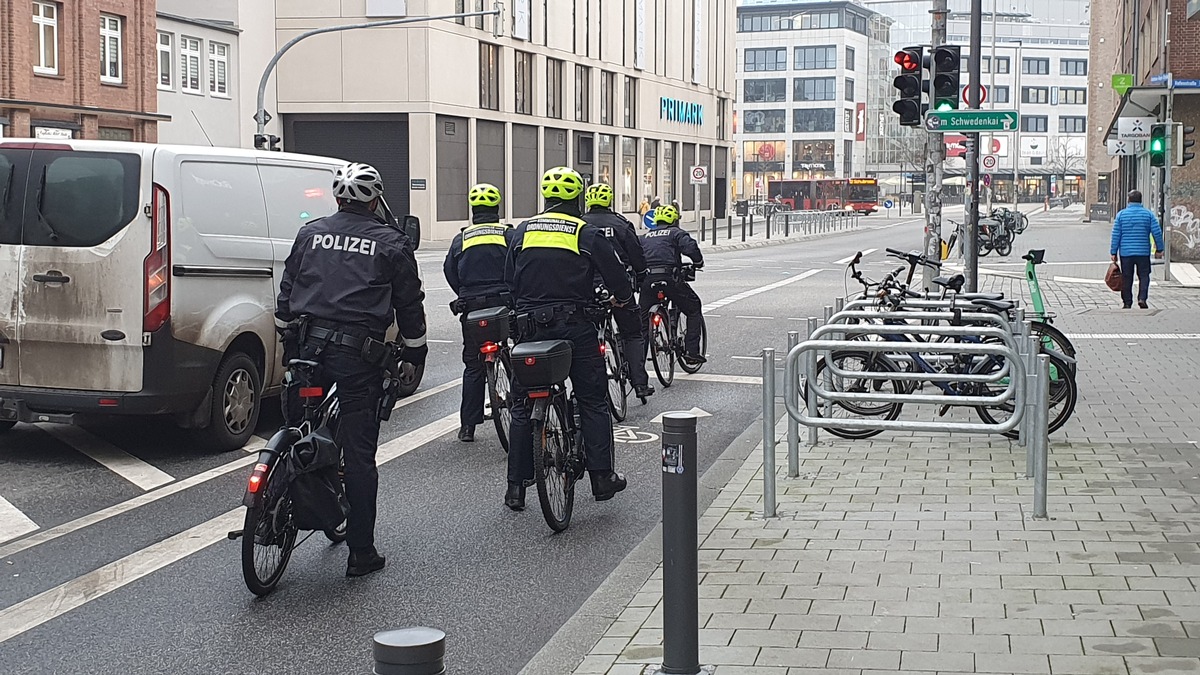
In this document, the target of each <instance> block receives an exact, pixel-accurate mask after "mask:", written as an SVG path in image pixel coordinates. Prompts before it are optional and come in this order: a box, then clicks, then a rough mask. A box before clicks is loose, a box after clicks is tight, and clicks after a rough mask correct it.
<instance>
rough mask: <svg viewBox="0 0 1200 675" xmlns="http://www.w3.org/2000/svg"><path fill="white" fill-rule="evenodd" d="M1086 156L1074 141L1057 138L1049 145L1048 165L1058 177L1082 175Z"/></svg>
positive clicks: (1067, 138) (1079, 145)
mask: <svg viewBox="0 0 1200 675" xmlns="http://www.w3.org/2000/svg"><path fill="white" fill-rule="evenodd" d="M1086 160H1087V156H1086V155H1085V154H1084V151H1083V149H1082V147H1081V144H1080V143H1078V142H1077V141H1076V139H1073V138H1069V137H1062V136H1059V137H1057V138H1055V139H1054V140H1053V141H1051V143H1050V147H1049V164H1050V168H1052V169H1054V173H1056V174H1058V175H1063V176H1066V175H1071V174H1082V173H1085V172H1086V168H1085V164H1086Z"/></svg>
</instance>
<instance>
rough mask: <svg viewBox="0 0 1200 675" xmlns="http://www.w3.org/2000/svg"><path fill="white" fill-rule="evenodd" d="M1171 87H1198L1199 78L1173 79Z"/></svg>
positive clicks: (1199, 84) (1199, 86) (1199, 83)
mask: <svg viewBox="0 0 1200 675" xmlns="http://www.w3.org/2000/svg"><path fill="white" fill-rule="evenodd" d="M1171 88H1172V89H1200V80H1175V81H1173V82H1172V83H1171Z"/></svg>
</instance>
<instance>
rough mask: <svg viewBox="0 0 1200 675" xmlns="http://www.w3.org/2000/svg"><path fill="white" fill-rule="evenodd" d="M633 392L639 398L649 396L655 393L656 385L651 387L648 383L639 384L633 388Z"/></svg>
mask: <svg viewBox="0 0 1200 675" xmlns="http://www.w3.org/2000/svg"><path fill="white" fill-rule="evenodd" d="M633 393H634V395H636V396H637V397H638V398H648V397H650V396H653V395H654V387H651V386H650V385H648V384H642V385H638V386H636V387H634V388H633Z"/></svg>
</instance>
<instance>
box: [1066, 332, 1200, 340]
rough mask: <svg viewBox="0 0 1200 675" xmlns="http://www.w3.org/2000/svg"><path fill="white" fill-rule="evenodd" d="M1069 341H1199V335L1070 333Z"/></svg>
mask: <svg viewBox="0 0 1200 675" xmlns="http://www.w3.org/2000/svg"><path fill="white" fill-rule="evenodd" d="M1067 337H1068V338H1069V339H1071V340H1200V333H1071V334H1069V335H1067Z"/></svg>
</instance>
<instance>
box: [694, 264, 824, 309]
mask: <svg viewBox="0 0 1200 675" xmlns="http://www.w3.org/2000/svg"><path fill="white" fill-rule="evenodd" d="M822 271H824V270H820V269H816V270H808V271H807V272H802V273H800V274H797V275H795V276H792V277H788V278H787V279H784V280H782V281H776V282H775V283H773V284H767V285H766V286H759V287H758V288H751V289H750V290H748V291H742V292H741V293H738V294H737V295H731V296H729V297H727V298H721V299H720V300H714V301H713V302H710V303H709V304H707V305H705V306H704V307H702V308H701V311H702V312H704V313H705V314H708V313H709V312H711V311H713V310H714V309H720V308H722V307H724V306H725V305H729V304H733V303H735V302H738V301H739V300H745V299H746V298H750V297H753V296H755V295H758V294H760V293H766V292H768V291H773V290H775V289H776V288H783V287H784V286H787V285H789V284H794V283H796V282H797V281H803V280H804V279H807V278H809V277H811V276H813V275H814V274H820V273H821V272H822Z"/></svg>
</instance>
